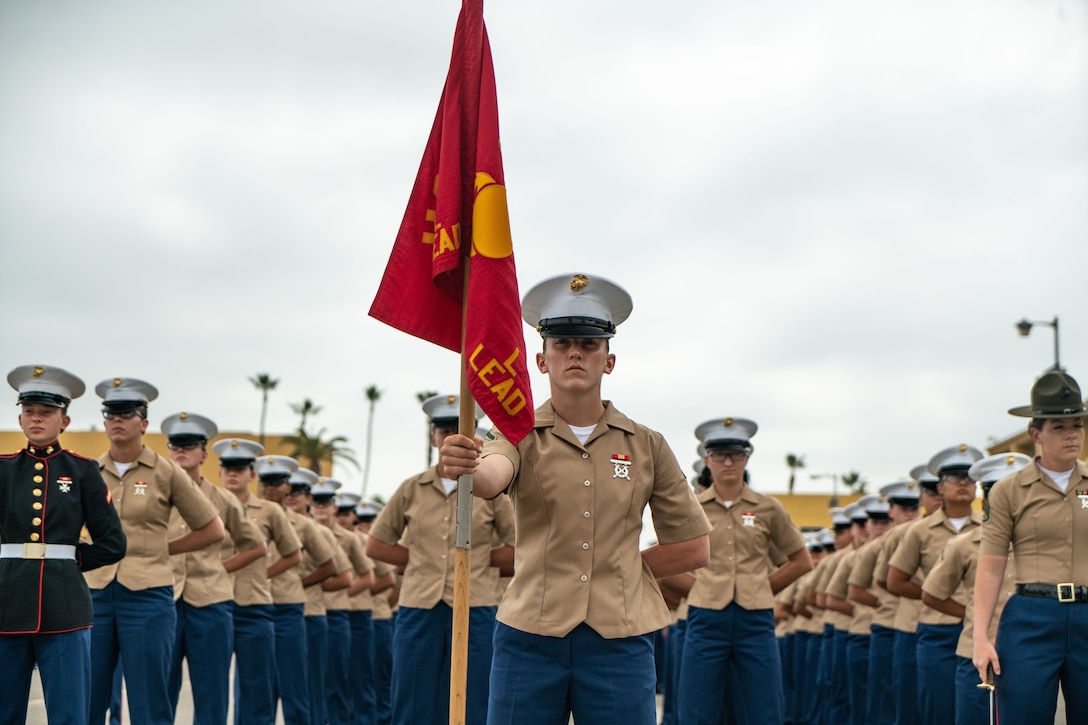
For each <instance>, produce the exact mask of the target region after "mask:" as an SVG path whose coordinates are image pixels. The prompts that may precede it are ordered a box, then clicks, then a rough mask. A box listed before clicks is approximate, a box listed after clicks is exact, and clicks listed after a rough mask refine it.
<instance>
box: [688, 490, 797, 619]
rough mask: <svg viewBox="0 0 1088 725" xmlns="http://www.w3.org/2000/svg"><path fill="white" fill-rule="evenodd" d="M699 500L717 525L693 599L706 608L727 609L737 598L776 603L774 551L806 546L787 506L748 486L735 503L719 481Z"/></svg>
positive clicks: (754, 605) (757, 604)
mask: <svg viewBox="0 0 1088 725" xmlns="http://www.w3.org/2000/svg"><path fill="white" fill-rule="evenodd" d="M698 499H699V503H701V504H702V506H703V512H704V513H705V514H706V517H707V520H708V521H710V525H711V526H712V527H713V528H712V529H711V531H710V564H708V565H707V566H705V567H703V568H702V569H698V570H696V571H695V584H693V585H692V587H691V592H689V593H688V603H689V604H691V606H693V607H702V608H704V609H724V608H725V607H726V606H728V605H729V604H730V603H731V602H733V601H736V602H737V604H739V605H740V606H742V607H744V608H745V609H770V608H771V607H773V606H774V594H773V593H772V592H771V583H770V580H769V579H768V578H767V577H768V576H769V575H770V574H771V572H772V571H773V566H772V564H771V561H770V560H769V559H768V552H769V551H771V550H773V549H777V550H778V551H780V552H787V556H788V555H789V554H793V553H796V552H797V551H799V550H800V549H803V548H804V546H805V537H804V536H803V535H802V534H801V532H800V530H798V528H797V527H796V526H794V524H793V521H792V520H790V515H789V513H787V512H786V509H785V507H784V506H783V505H782V504H781V503H779V502H778V499H775V498H771V497H770V496H766V495H764V494H761V493H757V492H755V491H753V490H752V489H750V488H749V487H748V486H744V487H743V488H742V489H741V492H740V496H738V497H737V499H736V501H734V502H733V504H732V505H731V506H730V507H729V508H726V507H725V505H724V503H723V502H722V500H721V499H720V498H719V497H718V494H717V492H716V491H715V489H714V487H713V486H711V487H710V488H708V489H706V490H705V491H703V492H702V493H700V494H699V496H698Z"/></svg>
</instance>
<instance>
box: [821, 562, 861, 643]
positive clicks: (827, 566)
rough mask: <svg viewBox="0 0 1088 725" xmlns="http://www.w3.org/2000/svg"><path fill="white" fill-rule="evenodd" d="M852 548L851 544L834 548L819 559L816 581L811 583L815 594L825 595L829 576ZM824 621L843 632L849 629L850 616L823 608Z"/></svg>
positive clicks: (829, 579) (829, 581)
mask: <svg viewBox="0 0 1088 725" xmlns="http://www.w3.org/2000/svg"><path fill="white" fill-rule="evenodd" d="M853 548H854V547H853V546H847V547H846V548H845V549H836V550H835V551H833V552H831V553H830V554H828V555H827V556H825V557H824V558H823V559H821V560H820V563H819V564H818V565H817V566H816V581H815V582H814V584H813V589H814V591H815V592H816V593H817V594H823V595H825V596H826V595H827V592H828V587H829V586H830V584H831V577H833V576H834V575H835V570H836V569H838V568H839V563H840V562H841V561H842V558H843V557H844V556H846V554H847V553H849V552H850V551H852V550H853ZM824 623H825V624H830V625H832V626H833V627H834V628H835V629H841V630H842V631H843V632H845V631H846V630H848V629H850V616H849V615H846V614H843V613H842V612H838V611H836V610H834V609H825V610H824Z"/></svg>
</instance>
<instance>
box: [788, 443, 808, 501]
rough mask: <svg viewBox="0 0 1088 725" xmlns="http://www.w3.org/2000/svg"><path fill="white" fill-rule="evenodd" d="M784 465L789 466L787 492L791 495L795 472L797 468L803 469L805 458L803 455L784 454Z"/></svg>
mask: <svg viewBox="0 0 1088 725" xmlns="http://www.w3.org/2000/svg"><path fill="white" fill-rule="evenodd" d="M786 465H787V466H789V468H790V483H789V492H790V494H791V495H792V494H793V483H794V479H796V477H797V470H798V469H799V468H804V467H805V457H804V456H803V455H801V456H798V455H797V454H795V453H787V454H786Z"/></svg>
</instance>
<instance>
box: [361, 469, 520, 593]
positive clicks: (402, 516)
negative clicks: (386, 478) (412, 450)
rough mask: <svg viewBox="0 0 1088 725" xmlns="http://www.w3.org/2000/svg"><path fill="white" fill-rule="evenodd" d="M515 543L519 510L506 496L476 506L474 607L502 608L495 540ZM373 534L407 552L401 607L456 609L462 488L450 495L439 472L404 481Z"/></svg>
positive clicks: (472, 575) (472, 571) (471, 569)
mask: <svg viewBox="0 0 1088 725" xmlns="http://www.w3.org/2000/svg"><path fill="white" fill-rule="evenodd" d="M496 534H497V535H498V538H499V539H500V540H501V541H502V542H503V543H505V544H507V545H509V546H513V544H514V509H513V507H512V506H511V504H510V500H509V498H507V497H506V496H497V497H496V498H494V499H492V500H490V501H485V500H482V499H475V500H473V502H472V532H471V534H470V536H471V543H472V551H471V553H470V554H469V562H470V563H469V580H470V581H471V585H470V586H469V595H468V599H469V606H470V607H493V606H495V605H496V604H498V603H499V596H498V580H499V570H498V569H496V568H495V567H493V566H491V546H492V541H493V538H494V536H495V535H496ZM370 535H371V536H373V537H374V538H376V539H378V540H379V541H382V542H384V543H386V544H389V545H394V544H398V543H399V544H400V545H401V546H403V547H405V548H407V549H408V553H409V555H408V566H406V567H405V569H404V582H403V588H402V589H401V592H400V605H401V606H403V607H414V608H417V609H432V608H433V607H434V606H435V605H436V604H438V603H439V602H445V603H446V604H448V605H450V606H451V607H452V606H453V588H454V566H455V564H456V558H457V557H456V548H457V547H456V544H457V487H456V486H455V487H454V488H453V491H452V492H451V493H450V494H449V495H447V494H446V490H445V489H444V488H443V487H442V480H441V478H439V476H438V467H437V466H432V467H431V468H429V469H427V470H426V471H424V472H423V473H420V474H419V475H417V476H413V477H412V478H409V479H408V480H407V481H404V482H403V483H402V484H401V485H400V486H399V487H398V488H397V490H396V492H394V493H393V495H392V497H390V499H389V502H388V503H387V504H386V505H385V508H383V509H382V512H381V513H380V514H378V518H377V519H375V521H374V525H373V526H372V527H371V528H370Z"/></svg>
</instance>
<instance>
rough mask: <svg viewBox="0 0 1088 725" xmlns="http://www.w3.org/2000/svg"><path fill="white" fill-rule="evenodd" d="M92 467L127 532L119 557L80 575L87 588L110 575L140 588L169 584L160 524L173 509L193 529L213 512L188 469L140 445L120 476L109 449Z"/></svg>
mask: <svg viewBox="0 0 1088 725" xmlns="http://www.w3.org/2000/svg"><path fill="white" fill-rule="evenodd" d="M98 469H99V471H101V473H102V478H103V479H104V480H105V481H106V485H107V486H109V489H110V495H111V496H112V497H113V505H114V506H116V507H117V513H118V514H119V515H120V517H121V527H122V528H123V529H124V531H125V536H126V537H128V549H127V551H126V553H125V558H124V559H122V560H121V561H120V562H118V563H116V564H110V565H109V566H103V567H100V568H98V569H95V570H93V571H89V572H87V573H85V574H84V577H85V578H86V580H87V586H88V587H90V588H91V589H104V588H105V587H106V586H107V585H108V584H109V583H110V582H112V581H113V580H114V579H116V580H117V581H118V583H120V584H122V585H123V586H124V587H125V588H126V589H131V590H133V591H142V590H144V589H150V588H151V587H165V586H173V584H174V572H173V570H172V569H171V568H170V554H169V552H168V550H167V537H166V527H167V524H168V523H169V522H170V509H171V508H176V509H177V510H178V512H179V513H180V514H181V517H182V519H184V520H185V522H186V523H187V524H188V525H189V527H190V528H193V529H199V528H202V527H204V526H206V525H207V524H208V522H210V521H211V520H212V519H214V518H215V517H216V515H217V513H216V510H215V506H213V505H212V504H211V502H210V501H208V498H207V497H206V496H205V495H204V494H202V493H201V492H200V489H198V488H197V486H196V483H194V482H193V479H192V478H190V477H189V474H188V473H186V472H185V471H183V470H181V467H180V466H178V464H176V463H174V462H173V461H171V460H170V459H169V458H163V457H162V456H160V455H159V454H158V453H155V451H153V450H151V449H150V448H148V447H147V446H144V448H143V450H142V451H140V455H139V456H138V457H137V458H136V461H135V462H134V463H133V464H132V466H131V467H129V469H128V470H127V471H125V475H124V476H123V477H121V476H118V475H117V468H116V467H114V465H113V460H112V459H110V454H109V451H106V452H105V453H103V454H102V455H101V456H99V458H98Z"/></svg>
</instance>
